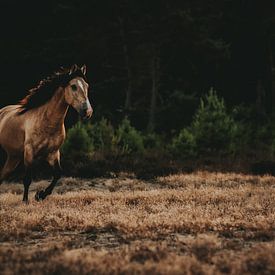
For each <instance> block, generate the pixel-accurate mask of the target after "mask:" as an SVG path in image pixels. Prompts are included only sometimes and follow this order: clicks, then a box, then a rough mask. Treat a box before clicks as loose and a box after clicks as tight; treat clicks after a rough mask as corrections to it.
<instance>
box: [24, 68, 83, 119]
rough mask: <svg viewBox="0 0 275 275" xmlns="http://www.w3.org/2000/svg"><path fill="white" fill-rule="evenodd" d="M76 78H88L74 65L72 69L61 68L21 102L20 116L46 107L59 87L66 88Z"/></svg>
mask: <svg viewBox="0 0 275 275" xmlns="http://www.w3.org/2000/svg"><path fill="white" fill-rule="evenodd" d="M76 77H82V78H83V79H85V80H86V76H85V75H84V73H83V72H82V70H81V68H80V67H78V66H77V65H73V66H72V67H71V68H61V69H60V70H58V71H57V72H54V73H53V74H52V75H51V76H48V77H47V78H45V79H43V80H41V81H40V82H39V83H38V85H37V86H36V87H34V88H32V89H30V90H29V93H28V95H27V96H26V97H24V98H23V99H22V100H21V101H20V102H19V105H21V111H20V114H23V113H25V112H27V111H28V110H31V109H34V108H37V107H39V106H42V105H44V104H45V103H46V102H48V101H49V100H50V99H51V98H52V96H53V95H54V93H55V91H56V90H57V89H58V87H66V86H67V84H68V83H69V82H70V81H71V80H72V79H74V78H76Z"/></svg>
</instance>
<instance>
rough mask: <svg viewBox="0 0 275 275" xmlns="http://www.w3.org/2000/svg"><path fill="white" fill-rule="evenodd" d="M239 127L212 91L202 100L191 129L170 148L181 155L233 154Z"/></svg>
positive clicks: (176, 139) (179, 136)
mask: <svg viewBox="0 0 275 275" xmlns="http://www.w3.org/2000/svg"><path fill="white" fill-rule="evenodd" d="M237 130H238V125H237V123H236V122H235V121H234V119H233V117H232V115H231V114H229V113H228V112H227V110H226V107H225V104H224V100H223V99H222V98H219V97H218V96H217V93H216V92H215V91H214V90H213V89H211V90H210V91H209V93H208V94H207V95H206V96H205V98H202V99H201V101H200V106H199V108H198V110H197V111H196V113H195V115H194V118H193V121H192V123H191V126H190V127H188V128H185V129H183V130H182V131H181V132H180V133H179V135H178V136H177V137H175V138H174V139H173V141H172V145H171V147H170V149H171V150H172V152H173V153H174V154H176V155H178V156H183V157H190V156H196V155H198V154H203V155H204V154H208V153H214V154H216V153H232V152H233V151H234V145H235V137H236V133H237Z"/></svg>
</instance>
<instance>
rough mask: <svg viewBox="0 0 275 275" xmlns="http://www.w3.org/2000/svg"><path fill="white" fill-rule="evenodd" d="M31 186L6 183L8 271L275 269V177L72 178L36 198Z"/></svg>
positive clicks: (3, 209) (0, 269) (4, 264)
mask: <svg viewBox="0 0 275 275" xmlns="http://www.w3.org/2000/svg"><path fill="white" fill-rule="evenodd" d="M45 184H46V182H45V181H41V182H38V183H36V184H34V185H33V186H32V189H31V191H32V193H31V196H32V197H33V196H34V190H36V189H39V188H42V187H43V186H45ZM22 189H23V188H22V186H21V185H19V184H4V185H2V186H1V187H0V274H45V273H53V274H76V273H78V274H87V273H92V274H93V273H95V274H111V273H113V274H118V273H119V274H133V273H134V274H145V273H146V274H223V273H226V274H274V273H275V239H274V237H275V230H274V229H275V178H273V177H269V176H264V177H256V176H247V175H240V174H232V173H231V174H222V173H208V172H197V173H194V174H190V175H188V174H179V175H171V176H168V177H161V178H157V179H155V180H154V181H141V180H138V179H136V178H135V177H134V176H133V175H122V174H121V175H119V176H118V177H117V178H108V179H102V178H101V179H93V180H83V179H81V180H80V179H73V178H67V179H64V180H63V182H62V184H60V185H59V186H58V187H57V188H56V191H55V194H54V195H52V196H51V197H49V198H48V199H47V200H45V201H44V202H42V203H37V202H35V201H34V200H33V199H32V200H31V202H30V204H29V205H24V204H23V203H22V202H21V196H22Z"/></svg>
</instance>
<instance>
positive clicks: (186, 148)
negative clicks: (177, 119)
mask: <svg viewBox="0 0 275 275" xmlns="http://www.w3.org/2000/svg"><path fill="white" fill-rule="evenodd" d="M169 149H170V151H171V152H172V153H173V154H174V155H175V156H177V157H182V156H183V157H185V158H188V157H195V156H196V155H197V144H196V138H195V136H194V134H193V133H192V132H191V131H190V130H189V129H187V128H184V129H182V130H181V131H180V133H179V135H178V136H176V137H175V138H173V140H172V144H171V146H170V148H169Z"/></svg>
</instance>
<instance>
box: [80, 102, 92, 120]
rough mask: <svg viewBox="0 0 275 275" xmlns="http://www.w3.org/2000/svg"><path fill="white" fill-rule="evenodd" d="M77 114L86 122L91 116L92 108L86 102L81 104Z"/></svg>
mask: <svg viewBox="0 0 275 275" xmlns="http://www.w3.org/2000/svg"><path fill="white" fill-rule="evenodd" d="M79 114H80V117H81V119H83V120H87V119H89V118H90V117H91V116H92V114H93V108H92V106H91V104H90V102H89V101H88V100H87V101H86V102H84V103H83V104H82V108H81V109H80V112H79Z"/></svg>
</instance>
